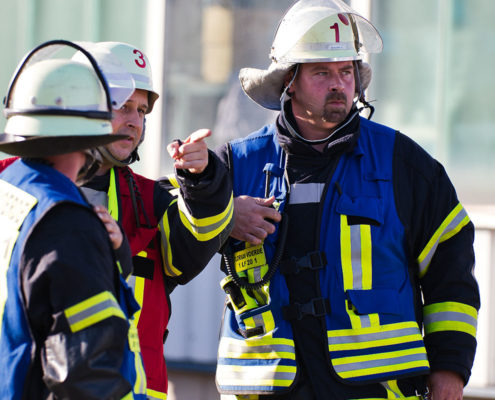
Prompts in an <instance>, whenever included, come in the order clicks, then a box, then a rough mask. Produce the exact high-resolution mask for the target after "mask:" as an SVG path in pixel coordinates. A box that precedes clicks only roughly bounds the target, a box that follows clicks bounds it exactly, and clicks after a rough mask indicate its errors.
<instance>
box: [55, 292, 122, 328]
mask: <svg viewBox="0 0 495 400" xmlns="http://www.w3.org/2000/svg"><path fill="white" fill-rule="evenodd" d="M64 314H65V317H66V318H67V322H68V323H69V326H70V329H71V331H72V332H74V333H75V332H78V331H80V330H82V329H85V328H87V327H89V326H92V325H95V324H97V323H98V322H101V321H103V320H105V319H107V318H110V317H118V318H122V319H124V320H125V319H126V317H125V315H124V313H123V311H122V309H121V308H120V306H119V303H118V302H117V300H116V299H115V297H114V295H113V294H112V293H110V292H102V293H100V294H97V295H96V296H93V297H90V298H89V299H87V300H84V301H81V302H80V303H78V304H76V305H74V306H72V307H69V308H67V309H65V310H64Z"/></svg>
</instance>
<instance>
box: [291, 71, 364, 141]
mask: <svg viewBox="0 0 495 400" xmlns="http://www.w3.org/2000/svg"><path fill="white" fill-rule="evenodd" d="M355 88H356V83H355V79H354V66H353V64H352V61H339V62H321V63H304V64H300V65H299V70H298V72H297V75H296V79H295V80H294V82H293V83H292V86H291V87H290V89H289V92H290V93H291V96H292V110H293V112H294V115H295V116H296V118H297V119H298V121H303V123H307V124H310V125H311V126H313V128H317V129H321V130H322V131H324V132H325V136H327V135H328V130H331V129H333V128H335V127H336V126H337V125H338V124H340V123H341V122H342V121H344V120H345V118H346V117H347V115H348V114H349V111H350V110H351V107H352V104H353V100H354V94H355ZM298 123H299V122H298ZM303 131H304V129H303ZM303 135H304V132H303ZM311 139H314V138H311Z"/></svg>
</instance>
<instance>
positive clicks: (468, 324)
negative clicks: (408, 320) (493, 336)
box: [423, 301, 478, 337]
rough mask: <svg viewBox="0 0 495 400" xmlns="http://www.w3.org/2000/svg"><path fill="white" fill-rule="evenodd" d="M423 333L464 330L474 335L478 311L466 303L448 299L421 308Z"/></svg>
mask: <svg viewBox="0 0 495 400" xmlns="http://www.w3.org/2000/svg"><path fill="white" fill-rule="evenodd" d="M423 315H424V324H425V333H426V334H430V333H433V332H441V331H458V332H464V333H467V334H469V335H472V336H474V337H476V328H477V324H478V312H477V311H476V309H475V308H474V307H471V306H470V305H467V304H462V303H456V302H453V301H448V302H444V303H434V304H430V305H427V306H425V307H424V308H423Z"/></svg>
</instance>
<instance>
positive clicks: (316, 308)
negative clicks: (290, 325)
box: [282, 297, 331, 321]
mask: <svg viewBox="0 0 495 400" xmlns="http://www.w3.org/2000/svg"><path fill="white" fill-rule="evenodd" d="M330 311H331V309H330V301H329V300H328V299H327V298H325V297H316V298H314V299H311V300H310V301H308V302H307V303H304V304H301V303H293V304H289V305H288V306H284V307H282V316H283V317H284V319H285V320H286V321H290V320H294V319H297V320H300V319H302V317H304V316H305V315H312V316H314V317H323V316H325V315H327V314H330Z"/></svg>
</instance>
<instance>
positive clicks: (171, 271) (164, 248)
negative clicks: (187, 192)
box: [158, 199, 182, 277]
mask: <svg viewBox="0 0 495 400" xmlns="http://www.w3.org/2000/svg"><path fill="white" fill-rule="evenodd" d="M176 202H177V199H174V200H172V201H171V202H170V204H169V205H168V207H167V211H165V214H163V217H162V219H161V220H160V223H159V224H158V228H159V229H160V238H161V246H160V247H161V252H162V259H163V266H164V268H165V275H167V276H172V277H173V276H179V275H182V272H181V271H179V270H178V269H177V268H175V267H174V265H173V264H172V251H171V246H170V224H169V223H168V209H169V208H170V206H172V205H173V204H174V203H176Z"/></svg>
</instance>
